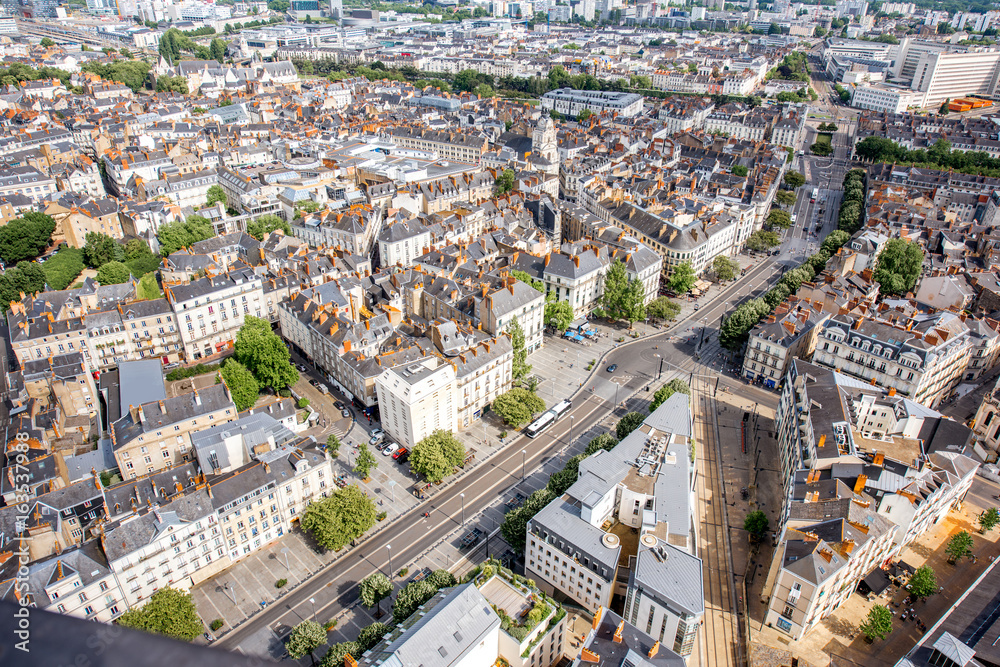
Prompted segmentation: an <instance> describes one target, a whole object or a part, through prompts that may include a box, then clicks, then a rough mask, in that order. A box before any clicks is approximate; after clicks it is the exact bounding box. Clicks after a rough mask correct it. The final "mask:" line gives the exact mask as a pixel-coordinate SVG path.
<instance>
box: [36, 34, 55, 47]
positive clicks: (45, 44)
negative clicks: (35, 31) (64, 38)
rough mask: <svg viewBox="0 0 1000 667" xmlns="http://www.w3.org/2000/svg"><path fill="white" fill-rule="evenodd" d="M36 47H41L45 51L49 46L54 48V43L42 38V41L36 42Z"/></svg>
mask: <svg viewBox="0 0 1000 667" xmlns="http://www.w3.org/2000/svg"><path fill="white" fill-rule="evenodd" d="M38 45H39V46H41V47H42V48H44V49H47V48H49V47H50V46H55V45H56V43H55V42H54V41H52V40H51V39H49V38H48V37H42V41H40V42H38Z"/></svg>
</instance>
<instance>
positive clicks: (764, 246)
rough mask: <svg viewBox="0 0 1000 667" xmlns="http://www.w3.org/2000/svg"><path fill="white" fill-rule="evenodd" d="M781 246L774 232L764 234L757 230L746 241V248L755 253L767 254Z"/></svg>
mask: <svg viewBox="0 0 1000 667" xmlns="http://www.w3.org/2000/svg"><path fill="white" fill-rule="evenodd" d="M779 245H781V239H780V238H779V237H778V235H777V233H775V232H765V231H764V230H763V229H758V230H757V231H755V232H754V233H753V234H751V235H750V238H748V239H747V248H749V249H750V250H754V251H756V252H767V251H768V250H770V249H771V248H776V247H778V246H779Z"/></svg>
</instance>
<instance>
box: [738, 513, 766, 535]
mask: <svg viewBox="0 0 1000 667" xmlns="http://www.w3.org/2000/svg"><path fill="white" fill-rule="evenodd" d="M769 525H770V521H769V520H768V518H767V515H766V514H764V512H762V511H760V510H754V511H753V512H749V513H747V516H746V518H745V519H744V520H743V530H745V531H747V532H748V533H750V539H752V540H754V541H755V542H756V541H758V540H760V539H761V537H763V536H764V534H765V533H767V529H768V527H769Z"/></svg>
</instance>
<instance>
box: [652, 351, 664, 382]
mask: <svg viewBox="0 0 1000 667" xmlns="http://www.w3.org/2000/svg"><path fill="white" fill-rule="evenodd" d="M653 356H654V357H656V358H657V359H659V360H660V368H659V370H657V371H656V379H657V380H659V379H660V374H661V373H662V372H663V357H661V356H660V355H658V354H654V355H653Z"/></svg>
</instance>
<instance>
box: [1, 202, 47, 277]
mask: <svg viewBox="0 0 1000 667" xmlns="http://www.w3.org/2000/svg"><path fill="white" fill-rule="evenodd" d="M55 229H56V221H55V220H54V219H52V218H51V217H49V216H47V215H45V214H43V213H34V212H32V213H25V214H24V215H23V216H21V217H20V218H16V219H14V220H11V221H10V222H8V223H7V224H6V225H4V226H2V227H0V259H2V260H3V261H4V263H5V264H6V265H7V266H12V265H14V264H17V263H18V262H20V261H22V260H26V259H35V258H36V257H38V256H39V255H41V254H42V253H43V252H44V251H45V249H46V248H48V247H49V244H50V243H51V242H52V232H54V231H55Z"/></svg>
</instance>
